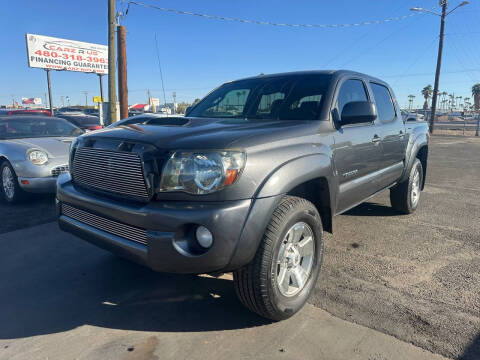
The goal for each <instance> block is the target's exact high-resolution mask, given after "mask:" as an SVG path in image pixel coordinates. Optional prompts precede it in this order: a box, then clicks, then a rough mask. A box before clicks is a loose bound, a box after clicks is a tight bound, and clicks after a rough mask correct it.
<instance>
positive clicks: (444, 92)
mask: <svg viewBox="0 0 480 360" xmlns="http://www.w3.org/2000/svg"><path fill="white" fill-rule="evenodd" d="M440 95H442V102H443V110H447V106H446V104H447V100H445V98H446V97H447V95H448V93H447V92H446V91H442V93H441V94H440Z"/></svg>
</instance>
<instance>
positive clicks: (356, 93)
mask: <svg viewBox="0 0 480 360" xmlns="http://www.w3.org/2000/svg"><path fill="white" fill-rule="evenodd" d="M352 101H368V97H367V93H366V92H365V86H363V82H362V81H361V80H353V79H352V80H347V81H345V82H344V83H343V84H342V87H341V88H340V91H339V92H338V97H337V107H338V115H340V116H341V114H342V110H343V107H344V106H345V104H346V103H349V102H352Z"/></svg>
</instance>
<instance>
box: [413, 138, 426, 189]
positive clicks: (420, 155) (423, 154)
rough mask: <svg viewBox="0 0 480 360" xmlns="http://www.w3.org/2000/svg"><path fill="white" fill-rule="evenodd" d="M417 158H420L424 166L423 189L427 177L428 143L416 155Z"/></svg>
mask: <svg viewBox="0 0 480 360" xmlns="http://www.w3.org/2000/svg"><path fill="white" fill-rule="evenodd" d="M415 158H417V159H418V160H420V162H421V163H422V168H423V179H422V187H421V188H422V190H423V189H424V188H425V179H426V178H427V165H428V161H427V159H428V145H423V146H421V147H420V148H419V149H418V151H417V154H416V155H415Z"/></svg>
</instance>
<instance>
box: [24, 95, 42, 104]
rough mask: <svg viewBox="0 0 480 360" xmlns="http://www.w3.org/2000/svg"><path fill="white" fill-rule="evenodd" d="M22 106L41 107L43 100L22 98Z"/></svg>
mask: <svg viewBox="0 0 480 360" xmlns="http://www.w3.org/2000/svg"><path fill="white" fill-rule="evenodd" d="M22 104H23V105H41V104H42V99H41V98H24V97H22Z"/></svg>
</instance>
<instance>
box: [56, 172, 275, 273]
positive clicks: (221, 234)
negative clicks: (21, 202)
mask: <svg viewBox="0 0 480 360" xmlns="http://www.w3.org/2000/svg"><path fill="white" fill-rule="evenodd" d="M275 201H276V199H274V198H266V199H258V200H256V201H255V202H253V201H252V200H250V199H247V200H237V201H223V202H178V201H177V202H175V201H151V202H150V203H147V204H139V203H135V202H122V201H120V200H112V199H110V198H107V197H102V196H98V195H93V194H91V193H89V192H87V191H84V190H82V189H79V188H76V187H75V186H74V185H73V184H72V182H71V180H70V179H69V177H68V176H61V177H60V178H59V181H58V184H57V215H58V222H59V226H60V228H61V229H62V230H64V231H67V232H70V233H73V234H74V235H77V236H79V237H81V238H82V239H84V240H87V241H89V242H90V243H93V244H95V245H97V246H99V247H101V248H104V249H106V250H109V251H111V252H113V253H116V254H118V255H120V256H123V257H125V258H128V259H130V260H132V261H135V262H137V263H140V264H142V265H145V266H147V267H149V268H151V269H153V270H155V271H162V272H172V273H208V272H216V271H229V270H233V269H234V268H237V267H240V266H243V265H244V264H246V263H247V262H249V261H250V260H251V259H252V258H253V256H254V254H255V252H256V249H257V246H258V243H259V241H260V240H261V238H262V235H263V232H264V230H265V227H266V222H265V221H263V220H262V219H261V218H260V217H259V215H260V214H262V215H263V216H262V218H263V217H265V216H267V219H269V218H270V216H269V215H268V214H269V212H270V210H269V209H270V208H271V207H272V206H273V204H274V202H275ZM62 204H66V205H68V206H72V207H75V208H77V209H80V210H83V211H86V212H88V213H90V214H94V215H95V216H99V217H102V218H104V219H108V220H109V221H114V222H117V223H121V224H125V225H128V226H132V227H135V228H137V229H144V230H146V244H143V243H139V242H135V241H132V240H128V239H126V238H123V237H121V236H118V232H117V235H115V234H112V233H111V232H108V231H104V229H100V228H98V227H94V226H91V225H88V224H86V223H84V222H81V221H78V219H73V218H72V217H69V216H66V215H65V214H63V213H62ZM271 211H272V212H273V209H272V210H271ZM199 225H202V226H205V227H207V228H208V229H209V230H210V231H211V232H212V234H213V239H214V240H213V245H212V247H211V248H209V249H208V250H207V251H204V252H202V253H192V252H191V251H189V247H188V244H189V243H192V241H193V242H194V241H195V235H194V234H195V231H194V230H195V229H196V227H197V226H199ZM247 227H248V230H245V228H247Z"/></svg>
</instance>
